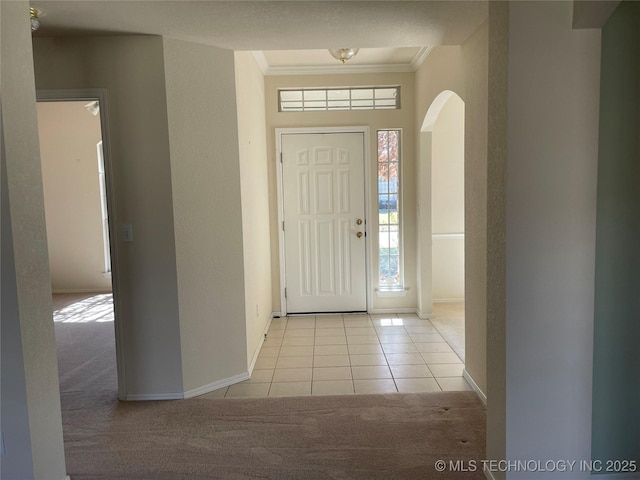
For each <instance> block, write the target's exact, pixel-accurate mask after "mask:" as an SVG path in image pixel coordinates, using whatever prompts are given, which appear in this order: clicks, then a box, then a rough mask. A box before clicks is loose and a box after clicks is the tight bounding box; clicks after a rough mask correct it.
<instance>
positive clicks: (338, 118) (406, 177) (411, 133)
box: [265, 73, 417, 311]
mask: <svg viewBox="0 0 640 480" xmlns="http://www.w3.org/2000/svg"><path fill="white" fill-rule="evenodd" d="M372 85H374V86H378V85H400V86H401V101H402V108H401V109H400V110H368V111H363V110H351V111H337V112H278V88H309V87H332V86H335V87H344V86H372ZM265 88H266V92H265V96H266V105H267V108H266V111H267V142H268V143H267V151H268V153H269V182H270V198H271V202H270V204H271V257H272V259H273V261H272V285H273V305H274V309H279V308H280V268H279V261H280V260H279V251H278V221H277V219H278V213H277V205H278V203H277V192H276V159H275V129H276V128H280V127H323V126H369V127H370V149H371V150H370V151H371V158H370V159H369V162H370V169H369V170H370V177H369V182H370V186H371V190H370V198H369V207H370V209H371V210H370V211H371V212H373V213H374V215H373V216H374V218H370V219H368V223H367V230H368V231H369V232H373V233H374V235H370V236H369V237H368V238H369V241H370V242H371V249H372V252H373V254H372V258H371V265H370V270H371V271H370V277H371V283H372V286H373V287H374V288H375V287H376V286H377V284H378V254H377V251H378V250H377V249H378V239H377V235H375V232H377V230H378V219H377V218H376V216H375V212H377V208H378V205H377V198H376V195H375V194H376V192H377V167H376V165H377V142H376V139H377V137H376V130H378V129H392V128H401V129H402V160H401V167H400V168H401V171H402V173H401V175H402V178H401V181H402V187H401V189H402V192H403V193H402V207H401V208H402V218H403V220H402V221H401V222H402V225H403V226H402V235H403V240H402V245H403V248H404V256H405V261H404V286H405V289H407V291H406V295H405V296H400V297H381V296H377V294H376V293H375V292H374V294H373V298H372V305H373V309H374V310H388V311H397V310H398V309H402V308H405V309H410V310H415V308H416V304H417V283H416V262H415V258H416V207H415V205H416V200H415V193H416V190H415V187H416V185H415V182H414V181H413V179H414V178H415V165H416V161H415V147H416V142H415V124H414V122H413V119H414V108H415V100H414V94H415V91H414V75H413V74H411V73H382V74H346V75H298V76H296V75H292V76H269V75H268V76H266V77H265Z"/></svg>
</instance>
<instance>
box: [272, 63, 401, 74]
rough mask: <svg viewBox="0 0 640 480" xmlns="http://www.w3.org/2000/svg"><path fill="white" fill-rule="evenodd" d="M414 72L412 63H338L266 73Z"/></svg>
mask: <svg viewBox="0 0 640 480" xmlns="http://www.w3.org/2000/svg"><path fill="white" fill-rule="evenodd" d="M407 72H413V69H412V67H411V65H409V64H400V65H346V64H345V65H336V66H335V67H329V66H309V67H268V68H267V70H266V72H265V75H333V74H341V73H342V74H349V73H351V74H353V73H407Z"/></svg>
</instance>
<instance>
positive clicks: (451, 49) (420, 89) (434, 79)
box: [414, 46, 463, 315]
mask: <svg viewBox="0 0 640 480" xmlns="http://www.w3.org/2000/svg"><path fill="white" fill-rule="evenodd" d="M462 90H463V85H462V57H461V48H460V47H459V46H446V47H436V48H434V49H433V50H432V51H431V53H430V54H429V56H428V57H427V58H426V59H425V61H424V63H423V64H422V65H421V66H420V68H419V69H418V70H417V71H416V73H415V101H416V111H415V113H416V115H415V124H416V126H418V128H420V132H419V136H418V138H417V141H416V159H417V161H416V178H415V180H414V182H415V185H416V192H417V194H416V200H417V207H416V211H417V229H416V233H417V236H416V254H417V255H416V260H417V262H416V263H417V283H418V299H417V306H418V310H419V311H420V312H421V313H422V314H423V315H430V314H432V313H433V276H432V270H433V255H432V253H433V252H432V246H431V245H432V227H431V222H432V218H431V213H432V209H431V183H432V179H431V156H432V148H433V145H432V132H431V130H430V128H427V127H426V126H424V122H425V117H426V116H427V113H429V116H430V117H432V116H433V115H435V111H434V109H437V106H435V105H433V103H434V100H435V99H436V98H438V96H439V95H441V94H443V92H445V91H452V92H454V93H455V94H457V95H459V96H462V94H463V91H462ZM441 98H442V97H441ZM427 130H428V131H427Z"/></svg>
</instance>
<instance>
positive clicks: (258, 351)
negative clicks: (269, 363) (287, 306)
mask: <svg viewBox="0 0 640 480" xmlns="http://www.w3.org/2000/svg"><path fill="white" fill-rule="evenodd" d="M274 315H275V314H273V313H272V314H271V315H269V318H268V319H267V324H266V326H265V327H264V330H263V331H262V337H261V338H260V341H259V342H258V348H256V351H255V352H253V357H252V358H251V363H250V364H249V376H251V375H252V374H253V369H254V367H255V366H256V362H257V361H258V355H260V350H262V345H263V344H264V339H265V338H267V333H268V332H269V327H271V321H272V320H273V316H274Z"/></svg>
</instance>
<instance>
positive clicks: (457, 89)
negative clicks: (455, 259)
mask: <svg viewBox="0 0 640 480" xmlns="http://www.w3.org/2000/svg"><path fill="white" fill-rule="evenodd" d="M487 59H488V22H484V23H483V24H482V25H481V26H480V27H478V29H477V30H476V31H475V32H474V33H473V34H472V35H471V36H470V37H469V38H468V39H467V40H466V42H465V43H464V44H463V45H461V46H459V47H458V46H450V47H436V48H435V49H434V50H433V52H432V53H431V54H430V55H429V56H428V57H427V59H426V60H425V62H424V63H423V64H422V66H421V67H420V68H419V69H418V71H417V72H416V100H417V107H416V124H417V125H422V124H423V122H424V119H425V116H426V115H427V112H428V111H429V108H430V107H431V105H432V103H433V101H434V100H435V99H436V97H437V96H438V95H439V94H440V93H441V92H443V91H445V90H451V91H453V92H454V93H456V94H458V95H459V96H460V97H461V98H462V100H463V101H464V103H465V126H464V130H465V141H464V155H465V161H464V171H465V184H464V195H465V198H464V207H465V215H464V219H465V220H464V230H465V252H464V258H465V334H466V335H465V352H466V357H465V368H466V370H467V371H468V373H469V374H470V375H471V377H472V378H473V379H474V381H475V382H476V383H477V384H478V386H479V387H480V389H481V390H482V391H483V392H485V393H486V388H487V387H486V295H487V293H486V286H487V266H486V257H487V232H486V222H487V208H486V202H487V197H486V196H487V98H488V86H487V75H488V71H487V62H488V60H487ZM431 143H432V139H431V137H430V136H429V135H425V134H424V133H422V134H421V137H420V140H419V143H418V148H419V153H418V156H419V158H420V161H419V162H418V165H419V171H418V175H417V182H418V191H419V192H420V193H419V202H420V205H419V212H420V213H419V225H418V231H419V232H420V237H419V241H418V245H419V263H420V279H421V288H420V292H421V299H420V300H421V301H420V308H421V310H422V312H423V313H430V312H429V311H427V310H428V309H429V308H430V307H431V305H430V301H431V299H432V297H431V295H432V289H431V288H429V287H430V285H429V276H430V274H431V269H432V259H431V246H430V244H429V243H428V242H429V240H430V239H431V220H432V219H431V208H430V202H431V200H430V199H431V155H430V152H431V148H432V147H431ZM425 206H427V207H426V208H425Z"/></svg>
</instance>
